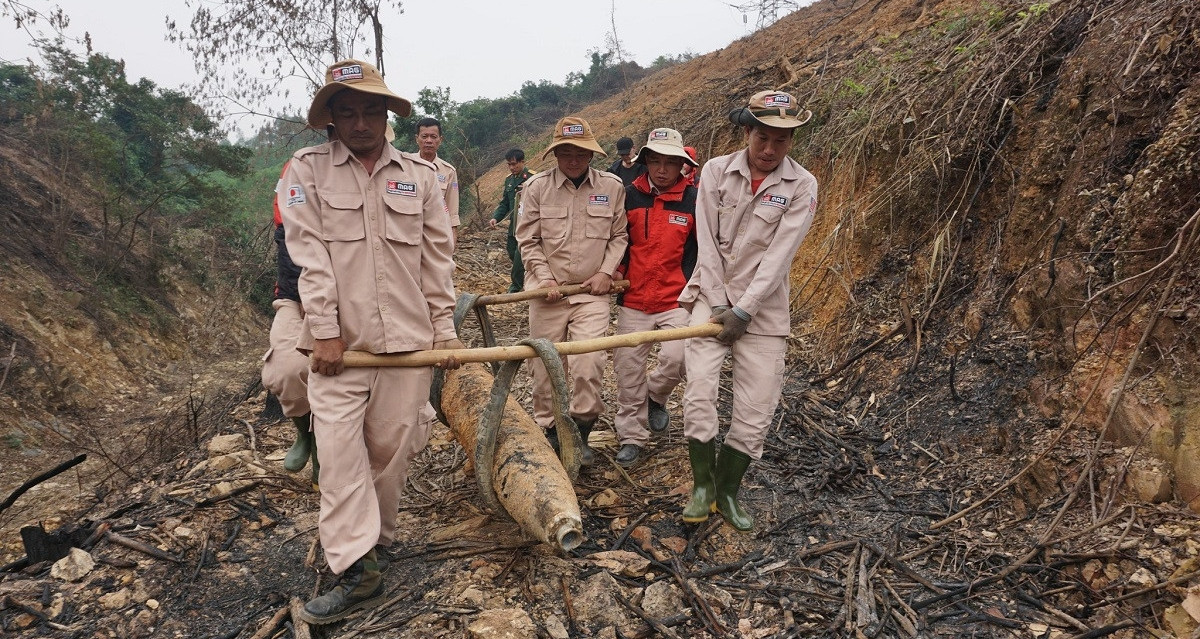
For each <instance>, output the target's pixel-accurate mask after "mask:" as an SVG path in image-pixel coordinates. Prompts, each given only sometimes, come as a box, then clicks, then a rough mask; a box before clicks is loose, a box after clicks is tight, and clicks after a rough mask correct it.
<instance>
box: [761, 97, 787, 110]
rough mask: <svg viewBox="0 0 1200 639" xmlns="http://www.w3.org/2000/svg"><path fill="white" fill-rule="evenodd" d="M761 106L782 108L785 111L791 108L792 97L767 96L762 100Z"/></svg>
mask: <svg viewBox="0 0 1200 639" xmlns="http://www.w3.org/2000/svg"><path fill="white" fill-rule="evenodd" d="M763 106H765V107H783V108H785V109H787V108H790V107H791V106H792V97H791V96H789V95H785V94H782V93H776V94H774V95H768V96H766V97H765V98H763Z"/></svg>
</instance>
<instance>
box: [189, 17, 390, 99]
mask: <svg viewBox="0 0 1200 639" xmlns="http://www.w3.org/2000/svg"><path fill="white" fill-rule="evenodd" d="M185 5H186V6H187V7H188V8H189V9H193V10H194V13H193V14H192V18H191V21H190V22H188V23H187V25H186V26H180V25H179V24H177V23H176V21H175V20H173V19H171V18H167V40H168V41H170V42H177V43H179V44H180V45H182V46H183V47H184V48H185V49H186V50H187V51H188V52H189V53H191V54H192V56H193V58H194V59H195V67H196V71H197V72H198V73H199V75H200V77H201V80H200V86H199V89H200V91H201V92H202V93H205V94H207V95H208V97H209V98H210V99H213V98H224V99H226V100H229V101H231V102H233V103H234V104H237V105H239V106H240V107H241V108H242V109H243V110H244V111H245V112H246V113H251V114H258V115H261V114H265V113H266V112H267V111H269V110H270V109H269V108H268V107H267V106H266V105H268V104H269V102H270V100H271V99H272V98H282V97H287V95H288V91H287V89H286V88H285V85H284V83H282V82H280V80H281V79H287V78H298V79H300V80H302V81H303V82H304V83H305V84H307V89H308V90H309V93H310V94H312V93H315V92H316V90H317V89H318V88H319V87H320V86H321V85H322V84H324V81H325V75H324V73H325V68H326V67H327V66H329V64H330V63H331V62H333V61H336V60H341V59H344V58H349V57H354V56H356V55H360V54H358V53H357V49H359V48H360V47H362V48H363V54H365V55H367V56H373V57H374V62H375V67H376V68H378V69H379V72H380V73H384V72H385V71H384V66H383V22H382V21H381V19H380V13H381V10H382V9H384V8H387V7H395V8H396V9H397V10H398V11H401V12H402V11H403V9H402V8H401V3H400V0H277V1H274V2H260V1H259V0H216V1H213V0H185ZM254 63H257V65H258V68H259V69H260V73H258V74H255V75H249V74H247V73H245V72H244V70H245V69H247V68H253V66H254Z"/></svg>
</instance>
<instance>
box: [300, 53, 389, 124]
mask: <svg viewBox="0 0 1200 639" xmlns="http://www.w3.org/2000/svg"><path fill="white" fill-rule="evenodd" d="M342 89H353V90H355V91H361V92H363V93H371V94H374V95H382V96H384V97H385V98H387V108H388V110H389V111H391V112H393V113H395V114H396V115H399V116H400V117H402V118H406V117H408V115H409V114H410V113H412V103H410V102H409V101H408V100H405V99H404V98H402V97H400V96H398V95H396V94H395V93H392V90H391V89H389V88H388V86H387V85H386V84H384V82H383V76H382V75H380V74H379V70H378V69H376V68H375V66H374V65H372V64H370V63H367V62H363V61H362V60H353V59H351V60H342V61H340V62H334V63H333V64H331V65H329V68H328V69H326V70H325V86H323V87H321V88H320V90H318V91H317V95H315V96H313V101H312V105H311V106H309V107H308V125H309V126H311V127H313V128H317V129H319V128H321V127H324V126H325V125H326V124H329V123H330V122H331V121H333V114H332V113H331V112H330V111H329V101H330V100H331V99H332V98H333V96H334V95H336V94H337V93H338V92H339V91H341V90H342ZM389 128H390V123H389Z"/></svg>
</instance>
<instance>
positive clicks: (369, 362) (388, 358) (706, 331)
mask: <svg viewBox="0 0 1200 639" xmlns="http://www.w3.org/2000/svg"><path fill="white" fill-rule="evenodd" d="M514 295H516V293H514ZM720 332H721V325H720V324H712V323H707V324H697V325H695V326H685V327H683V328H667V329H663V330H658V331H640V332H637V333H625V334H623V335H608V336H606V337H597V338H595V339H584V340H579V341H577V342H555V344H554V349H555V350H557V351H558V354H559V355H580V354H582V353H594V352H596V351H606V350H610V349H613V348H621V347H625V346H637V345H639V344H646V343H648V342H669V341H672V340H677V339H687V338H689V337H715V336H716V334H717V333H720ZM451 356H453V357H454V358H456V359H457V360H458V361H459V363H461V364H466V363H471V362H479V363H487V362H508V361H512V360H517V359H529V358H532V357H537V353H535V352H534V350H533V348H532V347H530V346H492V347H490V348H451V349H446V350H440V351H413V352H411V353H394V354H385V355H375V354H374V353H364V352H363V351H346V352H345V354H343V356H342V362H343V363H344V364H345V365H346V366H347V367H350V368H363V367H370V366H406V367H412V366H433V365H435V364H438V363H440V362H442V361H444V360H445V359H446V358H447V357H451Z"/></svg>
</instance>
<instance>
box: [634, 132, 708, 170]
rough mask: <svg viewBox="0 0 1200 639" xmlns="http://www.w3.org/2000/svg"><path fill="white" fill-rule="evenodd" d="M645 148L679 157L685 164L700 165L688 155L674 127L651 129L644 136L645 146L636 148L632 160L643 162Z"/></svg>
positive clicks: (680, 136)
mask: <svg viewBox="0 0 1200 639" xmlns="http://www.w3.org/2000/svg"><path fill="white" fill-rule="evenodd" d="M647 150H650V151H654V152H655V153H657V154H659V155H669V156H671V157H676V158H681V159H682V160H683V161H684V163H685V164H690V165H692V166H700V165H699V164H697V163H696V160H694V159H692V157H691V156H690V155H688V152H687V150H686V148H685V147H684V146H683V136H682V135H679V131H676V130H675V129H668V128H665V127H664V128H661V129H654V130H653V131H651V132H650V135H648V136H646V144H645V146H643V147H642V148H640V149H638V154H637V157H636V158H633V161H634V162H636V163H638V164H645V163H646V151H647Z"/></svg>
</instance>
